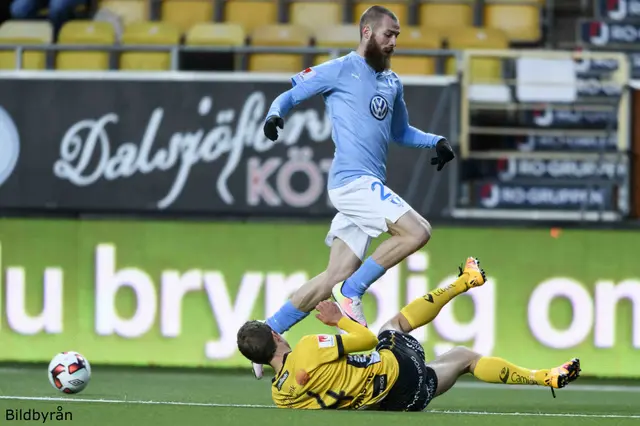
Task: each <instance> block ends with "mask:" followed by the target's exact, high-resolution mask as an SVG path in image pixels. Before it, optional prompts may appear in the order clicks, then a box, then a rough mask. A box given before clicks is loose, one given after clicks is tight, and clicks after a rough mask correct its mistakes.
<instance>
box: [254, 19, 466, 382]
mask: <svg viewBox="0 0 640 426" xmlns="http://www.w3.org/2000/svg"><path fill="white" fill-rule="evenodd" d="M399 34H400V25H399V23H398V19H397V18H396V16H395V15H394V14H393V13H392V12H391V11H390V10H388V9H386V8H384V7H380V6H373V7H371V8H369V9H368V10H367V11H365V13H364V14H363V15H362V17H361V18H360V46H359V47H358V49H357V51H355V52H351V53H350V54H348V55H346V56H343V57H340V58H337V59H334V60H331V61H328V62H325V63H323V64H321V65H318V66H316V67H312V68H308V69H306V70H304V71H302V72H301V73H299V74H297V75H296V76H294V77H293V78H292V83H293V88H292V89H290V90H288V91H286V92H284V93H282V94H281V95H280V96H278V97H277V98H276V99H275V100H274V101H273V104H272V105H271V108H270V109H269V112H268V113H267V119H266V122H265V125H264V133H265V135H266V136H267V137H268V138H269V139H271V140H274V141H275V140H276V139H277V138H278V130H277V127H279V128H281V129H282V128H283V126H284V118H285V117H286V115H287V114H288V113H289V111H291V109H292V108H293V107H294V106H295V105H298V104H299V103H301V102H303V101H304V100H306V99H309V98H311V97H312V96H315V95H322V96H323V97H324V100H325V104H326V108H327V110H328V113H329V114H330V117H331V121H332V125H333V133H332V138H333V141H334V143H335V146H336V150H335V156H334V160H333V163H332V166H331V170H330V171H329V179H328V185H327V186H328V191H329V199H330V200H331V203H332V204H333V206H334V207H335V208H336V209H337V210H338V213H337V214H336V216H335V218H334V219H333V221H332V223H331V228H330V230H329V233H328V235H327V238H326V244H327V245H328V246H330V247H331V252H330V256H329V264H328V266H327V269H326V270H325V271H324V272H322V273H321V274H319V275H318V276H316V277H314V278H312V279H311V280H310V281H309V282H307V283H306V284H304V285H303V286H301V287H300V288H299V289H298V290H297V291H296V292H295V294H294V295H293V296H292V297H291V299H290V300H289V301H287V302H286V303H285V304H284V305H283V306H282V307H281V308H280V310H279V311H278V312H276V313H275V314H274V315H273V316H272V317H270V318H268V319H267V320H266V323H267V324H268V325H269V326H270V327H271V328H272V329H273V331H275V332H276V333H279V334H282V333H284V332H285V331H287V330H288V329H289V328H291V327H292V326H293V325H294V324H296V323H298V322H299V321H301V320H302V319H304V318H305V317H306V316H307V315H308V314H309V312H311V311H312V310H313V309H314V307H315V306H316V305H317V304H318V303H319V302H320V301H322V300H325V299H326V298H328V297H329V296H330V295H331V294H333V297H334V299H335V300H336V302H337V303H338V304H339V305H340V307H341V309H342V311H343V312H344V313H345V315H347V316H348V317H349V318H351V319H353V320H354V321H357V322H359V323H360V324H362V325H364V326H365V327H366V326H367V322H366V319H365V317H364V314H363V311H362V305H361V297H362V296H363V295H364V293H365V292H366V290H367V288H369V286H370V285H371V284H373V283H374V282H375V281H376V280H377V279H379V278H380V277H381V276H382V275H383V274H384V273H385V272H386V271H387V270H388V269H389V268H391V267H393V266H395V265H396V264H398V263H399V262H400V261H402V260H403V259H405V258H406V257H407V256H409V255H410V254H412V253H414V252H415V251H417V250H419V249H420V248H421V247H423V246H424V245H425V244H426V243H427V241H429V238H430V236H431V226H430V225H429V223H428V222H427V221H426V220H425V219H424V218H422V217H421V216H420V215H419V214H418V213H417V212H416V211H415V210H413V209H412V208H411V206H409V205H408V204H407V203H406V202H405V201H404V200H403V199H402V198H401V197H399V196H398V195H397V194H395V193H394V192H393V191H392V190H390V189H389V188H387V187H386V185H385V181H386V163H387V151H388V149H389V143H390V142H392V141H393V142H396V143H398V144H400V145H403V146H407V147H412V148H436V155H437V156H436V157H434V158H433V159H432V161H431V163H432V164H434V165H437V166H438V168H437V170H438V171H440V170H442V168H443V167H444V165H445V164H446V163H447V162H449V161H451V160H452V159H453V158H454V154H453V150H452V149H451V146H450V145H449V143H448V142H447V140H446V139H445V138H444V137H443V136H438V135H434V134H430V133H425V132H422V131H420V130H418V129H416V128H415V127H412V126H410V125H409V117H408V114H407V108H406V105H405V102H404V97H403V87H402V83H401V82H400V79H399V78H398V76H397V75H396V74H395V73H394V72H393V71H391V70H390V69H389V68H390V59H391V55H392V54H393V52H394V50H395V46H396V39H397V37H398V35H399ZM383 232H388V233H389V234H390V235H391V238H389V239H387V240H386V241H384V242H383V243H382V244H380V246H379V247H378V248H377V249H376V250H375V252H374V253H373V255H371V256H370V257H368V258H366V259H365V258H364V256H365V254H366V252H367V249H368V247H369V243H370V242H371V239H372V238H376V237H378V236H379V235H380V234H382V233H383ZM363 261H364V262H363ZM253 370H254V373H255V375H256V377H257V378H261V377H262V375H263V370H262V365H259V364H253Z"/></svg>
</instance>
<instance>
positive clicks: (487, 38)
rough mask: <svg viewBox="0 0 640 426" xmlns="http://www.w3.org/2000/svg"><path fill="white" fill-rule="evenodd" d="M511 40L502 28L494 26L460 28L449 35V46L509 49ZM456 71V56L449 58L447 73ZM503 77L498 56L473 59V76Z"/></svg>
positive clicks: (479, 77)
mask: <svg viewBox="0 0 640 426" xmlns="http://www.w3.org/2000/svg"><path fill="white" fill-rule="evenodd" d="M508 47H509V40H508V38H507V35H506V34H505V33H504V32H503V31H500V30H496V29H492V28H476V27H468V28H460V29H458V31H457V32H455V33H453V34H451V35H450V36H449V37H448V48H449V49H453V50H463V49H507V48H508ZM455 73H456V62H455V58H450V59H448V60H447V74H455ZM501 77H502V61H501V60H500V59H498V58H481V57H478V58H474V59H472V60H471V78H472V79H477V80H495V79H500V78H501Z"/></svg>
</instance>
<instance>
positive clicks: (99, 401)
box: [0, 395, 640, 419]
mask: <svg viewBox="0 0 640 426" xmlns="http://www.w3.org/2000/svg"><path fill="white" fill-rule="evenodd" d="M0 399H4V400H14V401H41V402H76V403H78V402H86V403H96V404H130V405H180V406H188V407H226V408H276V407H275V406H273V405H259V404H216V403H208V402H179V401H135V400H132V401H124V400H120V399H89V398H73V397H70V398H57V397H48V396H40V397H38V396H11V395H0ZM425 412H426V413H433V414H454V415H467V416H516V417H580V418H591V419H640V415H631V414H580V413H531V412H528V413H527V412H524V413H519V412H518V413H513V412H492V411H455V410H426V411H425Z"/></svg>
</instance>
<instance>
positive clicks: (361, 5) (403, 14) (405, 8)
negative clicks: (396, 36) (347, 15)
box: [353, 0, 409, 26]
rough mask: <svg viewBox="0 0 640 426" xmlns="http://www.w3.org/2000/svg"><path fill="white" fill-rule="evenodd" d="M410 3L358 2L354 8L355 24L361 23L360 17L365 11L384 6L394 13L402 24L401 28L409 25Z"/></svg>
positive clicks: (399, 0) (400, 1)
mask: <svg viewBox="0 0 640 426" xmlns="http://www.w3.org/2000/svg"><path fill="white" fill-rule="evenodd" d="M408 3H409V2H408V1H403V0H398V1H394V2H388V3H376V2H366V1H365V2H356V3H355V6H354V8H353V22H355V23H359V22H360V17H361V16H362V14H363V13H364V12H365V10H367V9H369V8H370V7H371V6H376V5H377V6H383V7H386V8H387V9H389V10H390V11H392V12H393V13H394V14H395V15H396V17H397V18H398V21H399V22H400V26H404V25H408V24H409V23H408V21H407V17H408V16H409V4H408Z"/></svg>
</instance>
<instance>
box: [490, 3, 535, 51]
mask: <svg viewBox="0 0 640 426" xmlns="http://www.w3.org/2000/svg"><path fill="white" fill-rule="evenodd" d="M509 3H510V4H505V3H496V4H492V3H489V2H488V3H486V4H485V7H484V25H485V26H486V27H488V28H497V29H499V30H502V31H504V32H505V33H506V34H507V36H508V37H509V39H510V40H511V41H513V42H537V41H539V40H540V38H541V37H542V33H541V30H540V9H539V6H538V5H537V4H536V3H528V4H527V3H522V4H515V3H514V2H509Z"/></svg>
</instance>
